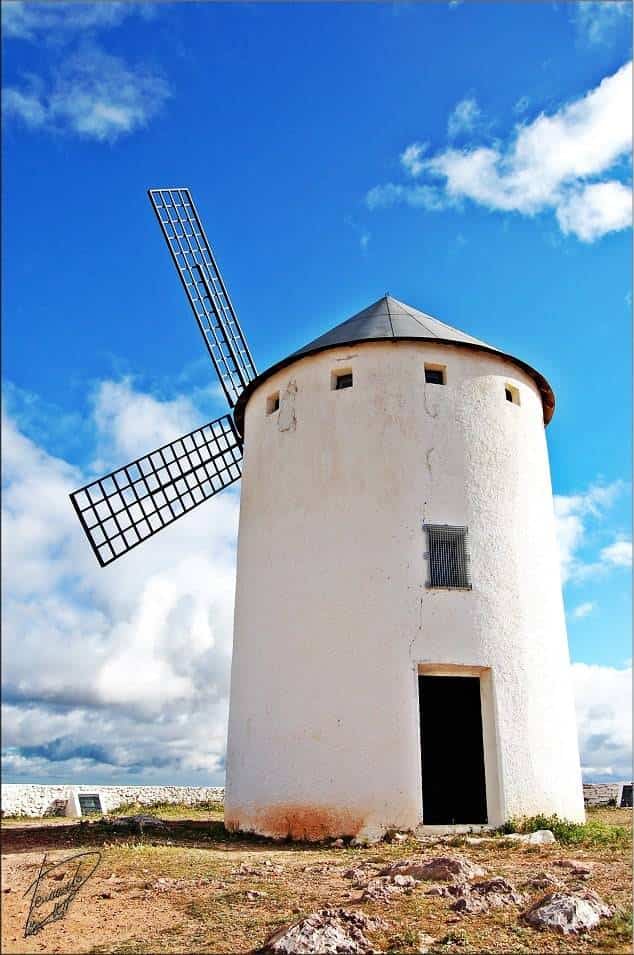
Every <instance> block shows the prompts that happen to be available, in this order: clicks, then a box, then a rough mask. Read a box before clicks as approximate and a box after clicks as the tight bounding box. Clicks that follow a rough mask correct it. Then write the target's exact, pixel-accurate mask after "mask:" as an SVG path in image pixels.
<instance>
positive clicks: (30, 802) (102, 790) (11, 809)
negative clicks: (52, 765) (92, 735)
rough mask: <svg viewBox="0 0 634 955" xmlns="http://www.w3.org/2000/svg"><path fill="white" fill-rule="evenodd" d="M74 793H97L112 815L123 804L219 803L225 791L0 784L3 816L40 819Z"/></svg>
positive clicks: (155, 787) (181, 788) (193, 788)
mask: <svg viewBox="0 0 634 955" xmlns="http://www.w3.org/2000/svg"><path fill="white" fill-rule="evenodd" d="M77 793H99V794H100V796H101V799H102V806H103V809H104V811H105V812H112V811H113V810H114V809H117V808H118V807H119V806H122V805H124V804H125V803H139V804H140V805H142V806H152V805H155V804H156V803H162V802H167V803H184V804H185V805H187V806H195V805H196V804H197V803H201V802H222V799H223V797H224V789H222V788H221V787H218V786H208V787H197V786H89V785H82V786H62V785H60V786H38V785H34V784H22V783H3V784H2V797H1V798H2V814H3V815H4V816H43V815H45V813H46V812H47V811H48V810H50V808H51V806H52V804H53V802H54V801H55V800H56V799H68V800H70V799H72V797H73V796H74V795H76V794H77Z"/></svg>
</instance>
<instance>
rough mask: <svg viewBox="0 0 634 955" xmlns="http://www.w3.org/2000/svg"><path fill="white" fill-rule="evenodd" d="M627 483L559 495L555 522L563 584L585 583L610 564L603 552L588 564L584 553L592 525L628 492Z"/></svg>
mask: <svg viewBox="0 0 634 955" xmlns="http://www.w3.org/2000/svg"><path fill="white" fill-rule="evenodd" d="M625 486H626V485H625V483H624V482H623V481H614V482H612V483H611V484H595V485H592V486H590V487H589V488H587V489H586V490H585V491H583V492H581V493H579V494H570V495H563V494H556V495H555V497H554V507H555V522H556V529H557V539H558V543H559V556H560V565H561V577H562V581H563V582H564V583H566V581H568V580H572V579H574V580H581V579H583V578H587V577H590V576H593V575H596V574H597V573H598V572H601V571H603V570H605V569H606V568H607V566H608V564H609V563H610V560H609V558H608V557H606V556H604V554H603V552H601V554H600V557H599V560H598V561H594V560H593V561H590V562H586V561H584V560H583V559H582V558H581V556H580V551H581V549H582V548H583V546H584V545H585V544H586V542H587V536H588V524H589V522H594V523H597V522H600V521H601V520H602V519H603V516H604V514H605V511H607V510H608V509H609V508H610V507H611V506H612V505H613V504H614V502H615V501H616V499H617V498H618V496H619V495H620V494H621V493H622V492H623V491H624V489H625Z"/></svg>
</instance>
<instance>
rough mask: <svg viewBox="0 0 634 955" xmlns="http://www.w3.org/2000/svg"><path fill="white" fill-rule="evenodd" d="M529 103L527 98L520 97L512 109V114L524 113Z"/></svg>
mask: <svg viewBox="0 0 634 955" xmlns="http://www.w3.org/2000/svg"><path fill="white" fill-rule="evenodd" d="M530 104H531V101H530V99H529V98H528V96H520V98H519V99H518V100H517V102H516V103H515V105H514V107H513V112H514V113H518V114H519V113H525V112H526V110H527V109H528V107H529V106H530Z"/></svg>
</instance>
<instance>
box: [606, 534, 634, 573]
mask: <svg viewBox="0 0 634 955" xmlns="http://www.w3.org/2000/svg"><path fill="white" fill-rule="evenodd" d="M601 560H602V561H604V562H605V563H607V564H612V565H613V566H614V567H631V566H632V541H630V540H617V541H614V543H613V544H610V545H609V546H608V547H604V548H603V550H602V551H601Z"/></svg>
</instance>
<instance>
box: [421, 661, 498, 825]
mask: <svg viewBox="0 0 634 955" xmlns="http://www.w3.org/2000/svg"><path fill="white" fill-rule="evenodd" d="M418 698H419V705H420V739H421V750H422V767H423V824H424V825H428V826H433V825H456V824H460V823H462V824H470V823H486V822H487V804H486V786H485V780H484V746H483V743H482V707H481V704H480V678H479V677H477V676H476V677H473V676H419V677H418Z"/></svg>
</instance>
